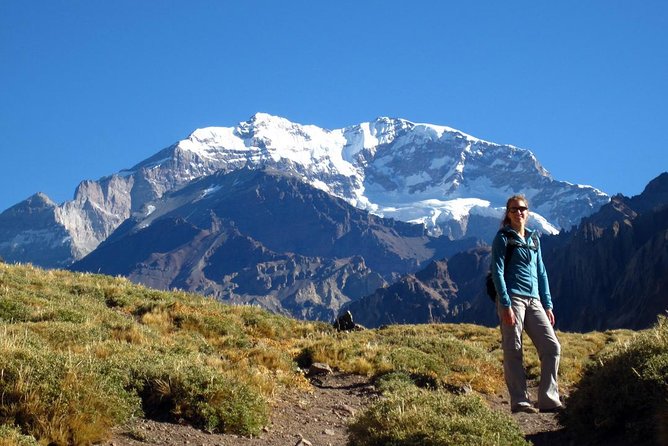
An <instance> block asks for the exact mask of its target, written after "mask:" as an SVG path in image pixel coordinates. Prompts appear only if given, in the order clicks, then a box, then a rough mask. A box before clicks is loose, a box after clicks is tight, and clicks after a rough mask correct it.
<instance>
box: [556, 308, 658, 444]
mask: <svg viewBox="0 0 668 446" xmlns="http://www.w3.org/2000/svg"><path fill="white" fill-rule="evenodd" d="M564 421H565V423H566V425H567V426H568V427H569V428H571V429H573V430H574V431H575V432H577V433H578V435H580V436H582V437H583V438H588V439H590V440H592V441H605V440H606V439H609V438H616V439H619V438H623V439H625V440H626V442H627V443H628V444H636V445H651V444H662V445H663V444H668V319H666V317H660V318H659V320H658V322H657V324H656V325H655V326H654V327H653V328H652V329H650V330H646V331H643V332H640V333H638V334H637V335H636V336H634V337H632V338H631V339H628V340H627V341H626V342H621V343H616V344H614V345H613V346H612V347H611V348H609V349H607V350H605V351H603V352H601V354H599V355H598V356H597V358H596V360H595V361H593V362H591V363H589V364H588V365H587V367H586V369H585V372H584V376H583V378H582V380H581V381H580V382H579V383H578V385H577V388H576V390H575V391H574V392H573V394H572V395H571V398H570V399H569V402H568V410H567V412H566V413H565V415H564Z"/></svg>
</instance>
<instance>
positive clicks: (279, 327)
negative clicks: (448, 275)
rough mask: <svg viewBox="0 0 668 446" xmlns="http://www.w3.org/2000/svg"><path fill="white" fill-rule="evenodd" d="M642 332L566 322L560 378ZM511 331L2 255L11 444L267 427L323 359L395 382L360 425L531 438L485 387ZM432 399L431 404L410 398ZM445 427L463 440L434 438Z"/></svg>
mask: <svg viewBox="0 0 668 446" xmlns="http://www.w3.org/2000/svg"><path fill="white" fill-rule="evenodd" d="M631 335H632V334H631V332H624V331H618V332H606V333H592V334H587V335H579V334H569V333H560V334H559V336H560V339H561V341H562V345H563V346H564V348H563V353H564V354H563V357H562V368H561V377H560V379H561V382H562V385H566V386H569V385H571V384H573V383H575V382H577V381H578V380H579V377H580V376H581V374H582V371H583V368H584V367H585V364H587V362H588V361H589V358H591V357H593V356H594V355H595V354H597V353H599V352H600V351H601V350H603V351H605V350H607V349H611V348H613V347H615V346H616V345H617V344H619V343H620V342H621V341H623V340H624V339H628V338H630V337H631ZM499 338H500V335H499V332H498V329H490V328H485V327H479V326H475V325H466V324H461V325H445V324H433V325H413V326H390V327H387V328H384V329H378V330H365V331H360V332H349V333H339V332H336V331H335V330H334V329H333V327H331V325H329V324H325V323H319V322H305V321H296V320H293V319H289V318H285V317H280V316H276V315H272V314H270V313H268V312H266V311H263V310H261V309H258V308H254V307H237V306H229V305H223V304H221V303H219V302H216V301H214V300H212V299H208V298H204V297H201V296H197V295H192V294H187V293H184V292H160V291H156V290H151V289H148V288H144V287H141V286H137V285H134V284H132V283H130V282H129V281H128V280H125V279H122V278H111V277H107V276H101V275H94V274H77V273H70V272H66V271H57V270H49V271H44V270H41V269H38V268H34V267H32V266H30V265H7V264H0V397H1V399H0V425H2V426H3V427H2V430H0V446H2V445H3V444H5V443H2V442H10V443H6V444H32V443H29V441H33V440H34V439H36V440H37V441H38V442H39V444H53V445H66V444H67V445H70V444H71V445H89V444H93V443H95V442H98V441H101V440H103V439H104V438H105V437H106V436H107V435H108V434H109V431H110V428H111V427H112V426H114V425H117V424H119V423H123V422H124V421H126V420H127V419H128V418H129V417H133V416H137V417H142V416H143V417H151V418H156V419H161V420H178V421H185V422H188V423H191V424H193V425H195V426H197V427H199V428H201V429H204V430H207V431H211V432H227V433H235V434H240V435H255V434H258V433H259V432H260V431H261V429H262V427H263V426H264V425H265V424H266V423H267V420H268V417H269V410H270V409H269V408H270V407H271V403H272V400H273V399H274V398H279V397H280V395H281V392H283V391H284V390H285V389H287V388H302V389H307V388H308V382H307V381H306V379H305V378H304V376H303V373H302V371H301V370H300V369H299V367H302V368H306V367H308V366H309V365H310V364H312V363H313V362H325V363H328V364H330V365H331V366H332V367H333V368H335V369H338V370H340V371H343V372H350V373H357V374H363V375H366V376H369V377H370V378H372V379H374V380H375V381H376V382H378V383H379V386H381V385H382V386H383V394H384V395H385V396H384V398H383V399H381V400H380V401H379V404H378V405H376V406H374V407H373V408H372V409H371V411H370V412H368V413H364V414H363V415H362V418H360V419H359V420H358V421H357V422H356V425H355V427H354V429H353V430H352V431H351V432H353V433H352V434H351V435H358V436H362V435H363V432H367V431H368V432H373V431H374V429H379V430H380V431H388V430H387V429H385V427H383V426H382V423H384V422H387V423H389V424H396V425H397V428H396V429H394V430H390V431H391V432H394V433H393V435H394V437H392V438H394V439H392V438H385V439H386V440H387V441H388V442H387V443H385V444H402V445H403V444H418V443H410V441H417V440H416V439H419V438H421V440H420V441H421V443H419V444H468V443H466V442H467V441H471V442H474V440H472V439H477V441H478V443H475V442H474V443H470V444H486V442H487V440H489V441H490V443H489V444H523V443H521V442H516V439H515V438H516V437H515V434H516V427H513V426H512V425H511V424H508V420H507V419H505V418H495V417H497V416H499V415H498V414H494V413H490V412H489V411H487V409H486V406H485V405H484V404H483V402H482V400H481V399H480V398H478V397H475V396H474V395H476V394H485V393H491V392H497V391H499V390H500V389H501V388H502V387H503V386H504V384H503V374H502V367H501V356H502V355H501V351H500V348H499ZM526 351H527V354H526V362H527V367H528V371H529V375H530V376H534V375H537V372H536V370H537V369H538V360H537V357H536V355H535V351H534V350H532V348H531V346H530V345H529V343H528V342H527V349H526ZM393 383H394V384H393ZM416 389H417V390H416ZM471 390H472V391H473V392H470V391H471ZM453 392H454V393H462V392H468V394H466V395H453V394H452V393H453ZM397 404H400V405H401V407H403V409H402V410H403V412H396V410H395V409H394V408H396V407H397V406H396V405H397ZM420 407H424V408H426V411H427V412H425V413H421V414H420V415H419V417H418V414H417V413H413V412H411V411H412V410H413V409H411V408H420ZM406 408H408V409H411V410H407V409H406ZM404 409H406V410H404ZM443 414H448V415H447V417H445V418H448V419H450V418H451V419H452V420H450V421H448V420H445V419H444V415H443ZM384 416H390V418H389V419H388V420H385V421H384V419H382V417H384ZM416 417H418V418H420V419H421V420H420V422H421V424H420V423H417V422H418V421H419V420H418V419H417V418H416ZM430 417H433V418H434V419H433V420H431V421H429V420H426V419H428V418H430ZM471 418H477V419H479V420H483V421H484V423H480V425H479V424H476V423H475V422H473V421H472V420H471ZM423 419H424V420H423ZM471 423H472V424H471ZM483 424H484V425H485V426H487V427H485V426H483ZM411 425H415V426H417V427H416V430H415V429H414V431H411V430H410V429H411V427H410V426H411ZM441 430H442V431H443V432H449V435H450V436H452V437H453V438H458V439H461V441H460V442H459V443H428V442H424V441H426V440H424V435H425V433H430V434H429V435H431V432H434V431H441ZM409 431H410V432H409ZM355 432H357V434H355ZM435 435H436V436H435V437H434V438H442V436H440V434H435ZM371 437H372V436H371ZM371 437H370V438H371ZM360 438H361V437H360ZM502 439H503V440H502ZM393 441H396V442H394V443H393ZM438 441H441V440H438ZM443 441H445V440H444V439H443ZM481 441H482V443H480V442H481ZM517 441H519V440H517ZM25 442H28V443H25ZM359 444H374V443H359ZM375 444H381V443H375Z"/></svg>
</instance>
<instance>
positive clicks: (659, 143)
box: [0, 0, 668, 210]
mask: <svg viewBox="0 0 668 446" xmlns="http://www.w3.org/2000/svg"><path fill="white" fill-rule="evenodd" d="M667 109H668V2H666V1H664V0H647V1H631V0H629V1H617V0H602V1H589V0H588V1H582V0H578V1H571V0H560V1H556V2H548V1H536V0H530V1H529V0H526V1H525V0H522V1H513V0H509V1H498V0H493V1H458V2H452V1H444V0H430V1H427V0H411V1H410V2H409V1H403V0H401V1H393V0H385V1H373V0H369V1H365V0H336V1H316V0H303V1H292V0H281V1H276V0H263V1H258V0H255V1H253V0H248V1H246V0H244V1H242V0H237V1H225V0H219V1H204V0H188V1H186V0H183V1H169V0H160V1H158V0H155V1H150V0H77V1H74V0H72V1H59V0H44V1H34V0H0V151H1V154H2V163H1V164H0V166H2V171H1V172H0V190H1V191H2V193H1V194H0V210H4V209H6V208H7V207H9V206H11V205H13V204H15V203H17V202H19V201H20V200H23V199H25V198H27V197H28V196H30V195H32V194H33V193H35V192H38V191H42V192H45V193H46V194H47V195H49V196H50V197H51V198H52V199H53V200H54V201H56V202H62V201H65V200H69V199H71V197H72V194H73V192H74V189H75V187H76V185H77V184H78V183H79V182H80V181H81V180H84V179H97V178H100V177H102V176H105V175H107V174H111V173H113V172H116V171H118V170H120V169H123V168H127V167H131V166H132V165H134V164H135V163H137V162H139V161H141V160H143V159H144V158H146V157H148V156H150V155H152V154H154V153H155V152H157V151H158V150H160V149H162V148H164V147H167V146H169V145H171V144H172V143H174V142H176V141H178V140H179V139H182V138H185V137H186V136H187V135H188V134H190V133H191V132H192V131H193V130H195V129H196V128H199V127H205V126H233V125H236V124H237V123H238V122H240V121H244V120H246V119H248V118H249V117H250V116H252V115H253V114H254V113H256V112H267V113H271V114H275V115H279V116H283V117H285V118H288V119H290V120H292V121H294V122H298V123H303V124H315V125H318V126H321V127H325V128H330V129H333V128H340V127H344V126H348V125H353V124H357V123H360V122H364V121H370V120H373V119H375V118H377V117H379V116H390V117H401V118H405V119H408V120H410V121H414V122H429V123H434V124H441V125H448V126H451V127H455V128H457V129H460V130H462V131H464V132H466V133H469V134H472V135H474V136H477V137H479V138H483V139H486V140H489V141H493V142H497V143H507V144H513V145H516V146H519V147H522V148H527V149H530V150H532V151H533V152H534V153H535V154H536V156H537V157H538V159H539V160H540V162H541V163H542V164H543V165H544V167H545V168H547V169H548V170H549V171H550V172H551V173H552V175H553V176H554V177H555V178H556V179H559V180H566V181H571V182H574V183H581V184H590V185H593V186H595V187H598V188H600V189H602V190H603V191H605V192H607V193H610V194H614V193H618V192H621V193H624V194H625V195H635V194H638V193H640V192H641V191H642V188H643V187H644V186H645V184H646V183H647V182H648V181H649V180H650V179H652V178H654V177H655V176H656V175H658V174H659V173H660V172H662V171H665V170H668V112H667Z"/></svg>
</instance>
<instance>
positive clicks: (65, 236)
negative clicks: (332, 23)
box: [0, 113, 608, 267]
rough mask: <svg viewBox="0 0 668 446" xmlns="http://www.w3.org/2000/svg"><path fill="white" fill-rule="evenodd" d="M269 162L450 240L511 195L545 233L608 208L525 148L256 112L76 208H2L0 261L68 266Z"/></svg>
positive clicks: (131, 173)
mask: <svg viewBox="0 0 668 446" xmlns="http://www.w3.org/2000/svg"><path fill="white" fill-rule="evenodd" d="M267 167H269V168H274V169H277V170H280V171H283V172H289V173H292V174H294V175H296V176H297V177H298V178H300V179H301V180H302V181H304V182H306V183H308V184H310V185H312V186H314V187H316V188H319V189H321V190H323V191H325V192H327V193H329V194H331V195H333V196H336V197H339V198H342V199H344V200H345V201H347V202H348V203H350V204H352V205H353V206H355V207H358V208H360V209H364V210H368V211H371V212H373V213H375V214H377V215H380V216H385V217H392V218H395V219H397V220H401V221H407V222H418V223H421V224H423V225H425V227H426V228H427V229H428V230H429V232H430V233H431V234H432V235H439V234H445V235H447V236H448V237H449V238H451V239H458V238H464V237H469V236H474V237H479V238H486V237H488V234H489V233H490V228H492V227H493V226H494V225H495V224H496V221H498V218H499V217H500V212H501V211H500V210H499V209H498V207H499V206H502V205H503V204H504V201H505V199H506V198H507V197H508V196H509V195H511V194H512V193H516V192H522V191H523V192H527V194H528V198H529V199H530V200H532V201H533V202H534V203H535V204H536V206H535V207H534V211H535V212H536V217H535V218H536V221H537V222H538V223H539V225H540V227H541V228H542V230H543V231H544V232H546V233H555V232H557V229H558V228H569V227H570V226H572V225H575V224H577V223H578V222H579V220H580V219H581V218H582V217H584V216H586V215H589V214H591V213H592V212H594V211H595V210H597V209H598V208H599V207H600V206H601V205H603V204H605V203H607V201H608V197H607V195H605V194H604V193H602V192H600V191H598V190H596V189H594V188H592V187H589V186H577V185H573V184H569V183H566V182H563V181H557V180H555V179H553V178H552V177H551V176H550V174H549V173H548V172H547V171H546V170H545V169H544V168H543V167H542V166H541V165H540V163H539V162H538V160H537V159H536V157H535V156H534V155H533V154H532V153H531V152H530V151H528V150H525V149H520V148H517V147H513V146H510V145H500V144H495V143H491V142H486V141H483V140H480V139H477V138H474V137H472V136H470V135H466V134H464V133H462V132H460V131H457V130H455V129H451V128H449V127H445V126H438V125H433V124H416V123H412V122H409V121H406V120H403V119H390V118H379V119H377V120H375V121H373V122H366V123H361V124H358V125H354V126H351V127H346V128H343V129H336V130H326V129H322V128H319V127H316V126H312V125H301V124H296V123H292V122H290V121H288V120H287V119H284V118H280V117H275V116H270V115H267V114H263V113H258V114H256V115H255V116H253V117H252V118H251V119H250V120H248V121H246V122H242V123H240V124H239V125H237V126H235V127H209V128H204V129H199V130H196V131H195V132H193V133H192V134H191V135H190V136H189V137H188V138H186V139H184V140H182V141H179V142H177V143H176V144H174V145H172V146H170V147H167V148H166V149H164V150H162V151H160V152H158V153H157V154H155V155H154V156H152V157H149V158H148V159H146V160H144V161H142V162H140V163H138V164H137V165H136V166H134V167H132V168H131V169H127V170H123V171H121V172H118V173H115V174H112V175H110V176H108V177H105V178H102V179H100V180H98V181H84V182H82V183H81V184H80V185H79V187H78V188H77V191H76V193H75V197H74V199H73V200H72V201H68V202H66V203H63V204H61V205H55V204H53V203H51V204H49V205H48V206H47V208H48V209H47V208H45V204H44V203H47V202H49V200H48V198H46V197H45V196H41V195H40V196H39V197H41V198H39V197H37V198H36V197H31V198H30V199H28V200H26V201H25V202H22V203H20V204H18V205H17V206H14V207H13V208H10V209H8V210H7V211H5V212H3V213H2V214H1V215H0V226H1V227H0V256H3V257H4V258H5V259H7V260H8V261H22V262H33V263H36V264H38V265H42V266H46V267H53V266H64V265H68V264H70V263H72V262H73V261H75V260H78V259H80V258H82V257H83V256H85V255H86V254H88V253H89V252H91V251H92V250H93V249H95V248H96V247H97V246H98V245H99V243H101V242H102V241H104V240H105V239H106V238H107V237H108V236H109V235H110V234H111V233H112V232H113V231H114V230H115V229H116V228H117V227H118V226H119V225H120V224H121V223H122V222H123V221H125V220H126V219H127V218H129V217H130V216H131V215H132V214H133V213H136V212H145V207H146V206H147V205H149V203H151V202H152V201H155V200H157V199H159V198H160V197H162V196H163V195H164V194H165V193H167V192H170V191H173V190H177V189H179V188H181V187H183V186H184V185H186V184H187V183H188V182H190V181H193V180H195V179H197V178H202V177H206V176H208V175H211V174H213V173H216V172H222V173H227V172H232V171H234V170H237V169H241V168H248V169H259V168H267ZM45 209H47V210H46V211H45ZM38 214H39V215H40V217H39V218H36V219H34V220H33V219H32V218H30V216H32V215H38ZM46 217H48V218H46Z"/></svg>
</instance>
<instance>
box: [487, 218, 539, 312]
mask: <svg viewBox="0 0 668 446" xmlns="http://www.w3.org/2000/svg"><path fill="white" fill-rule="evenodd" d="M504 231H507V232H508V233H510V237H512V238H513V240H514V242H513V241H511V243H516V244H517V245H518V246H516V247H515V248H511V249H513V250H514V251H513V254H512V256H511V257H510V260H509V262H508V265H505V266H504V261H505V260H504V259H505V256H506V245H507V244H508V242H509V238H510V237H508V236H506V234H504ZM532 234H533V231H531V230H529V229H525V230H524V235H525V237H526V242H525V241H524V240H522V238H521V237H520V236H519V234H518V233H517V232H515V230H513V229H512V228H511V227H510V226H505V227H504V228H503V230H500V231H499V232H497V234H496V236H495V237H494V241H493V242H492V265H491V266H492V268H491V270H492V281H494V287H495V288H496V292H497V295H498V296H499V301H500V302H501V305H503V306H504V307H510V295H516V296H527V297H532V298H535V299H538V298H540V301H541V303H542V304H543V307H544V308H545V309H552V297H551V296H550V284H549V282H548V280H547V271H546V270H545V265H544V264H543V257H542V254H541V251H540V243H537V244H536V246H534V243H533V242H534V239H533V238H532V237H531V235H532ZM535 240H537V238H536V239H535ZM530 247H533V249H531V248H530Z"/></svg>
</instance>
